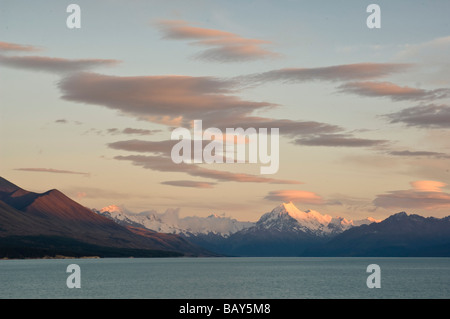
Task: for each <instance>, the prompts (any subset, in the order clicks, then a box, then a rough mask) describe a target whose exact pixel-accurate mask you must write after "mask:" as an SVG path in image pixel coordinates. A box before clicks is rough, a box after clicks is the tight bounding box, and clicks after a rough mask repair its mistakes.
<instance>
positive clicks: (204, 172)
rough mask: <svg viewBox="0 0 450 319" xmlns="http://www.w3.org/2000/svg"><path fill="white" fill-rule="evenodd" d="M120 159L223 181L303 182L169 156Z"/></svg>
mask: <svg viewBox="0 0 450 319" xmlns="http://www.w3.org/2000/svg"><path fill="white" fill-rule="evenodd" d="M115 159H117V160H120V161H130V162H131V163H132V164H133V165H136V166H141V167H143V168H146V169H151V170H155V171H160V172H181V173H186V174H188V175H191V176H196V177H203V178H210V179H214V180H217V181H222V182H241V183H269V184H301V183H300V182H298V181H294V180H282V179H276V178H269V177H262V176H259V175H251V174H244V173H232V172H228V171H219V170H214V169H207V168H205V167H203V166H200V165H196V164H186V163H180V164H176V163H174V162H173V161H172V160H171V158H170V157H168V156H144V155H128V156H116V157H115Z"/></svg>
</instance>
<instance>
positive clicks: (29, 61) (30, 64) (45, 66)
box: [0, 55, 120, 73]
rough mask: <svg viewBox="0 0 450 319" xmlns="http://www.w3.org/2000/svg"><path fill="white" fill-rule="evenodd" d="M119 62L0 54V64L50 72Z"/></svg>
mask: <svg viewBox="0 0 450 319" xmlns="http://www.w3.org/2000/svg"><path fill="white" fill-rule="evenodd" d="M119 62H120V61H118V60H106V59H63V58H51V57H46V56H6V55H0V66H6V67H11V68H18V69H25V70H33V71H44V72H51V73H70V72H79V71H85V70H90V69H93V68H95V67H102V66H113V65H116V64H118V63H119Z"/></svg>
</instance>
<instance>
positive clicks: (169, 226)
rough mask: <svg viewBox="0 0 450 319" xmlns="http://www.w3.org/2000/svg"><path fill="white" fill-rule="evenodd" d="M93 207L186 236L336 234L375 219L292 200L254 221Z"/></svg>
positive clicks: (131, 222) (116, 217)
mask: <svg viewBox="0 0 450 319" xmlns="http://www.w3.org/2000/svg"><path fill="white" fill-rule="evenodd" d="M94 211H95V212H96V213H98V214H100V215H103V216H105V217H108V218H110V219H112V220H114V221H115V222H117V223H119V224H122V225H130V226H138V227H144V228H147V229H150V230H153V231H156V232H160V233H170V234H183V235H185V236H187V237H191V236H198V235H208V234H214V235H219V236H222V237H228V236H230V235H232V234H235V233H237V232H240V231H245V230H251V231H258V230H259V231H262V230H271V231H280V232H304V233H306V234H308V235H313V236H320V237H324V236H330V235H336V234H338V233H341V232H343V231H345V230H347V229H349V228H351V227H354V226H360V225H363V224H370V223H372V222H376V220H375V219H373V218H370V217H369V218H366V219H363V220H357V221H353V220H347V219H345V218H343V217H332V216H330V215H322V214H320V213H319V212H317V211H314V210H306V211H301V210H299V209H298V208H297V207H295V205H294V204H293V203H292V202H289V203H283V204H280V205H279V206H277V207H275V208H274V209H273V210H272V211H271V212H269V213H265V214H263V215H262V216H261V218H260V219H259V220H258V221H257V222H256V223H254V222H246V221H238V220H236V219H233V218H230V217H224V216H219V215H216V214H211V215H209V216H208V217H198V216H188V217H183V218H181V217H180V216H179V211H178V210H177V209H168V210H166V212H164V213H157V212H155V211H145V212H141V213H138V214H136V213H132V212H130V211H128V210H127V209H126V208H124V207H119V206H116V205H110V206H107V207H104V208H102V209H101V210H99V211H97V210H94Z"/></svg>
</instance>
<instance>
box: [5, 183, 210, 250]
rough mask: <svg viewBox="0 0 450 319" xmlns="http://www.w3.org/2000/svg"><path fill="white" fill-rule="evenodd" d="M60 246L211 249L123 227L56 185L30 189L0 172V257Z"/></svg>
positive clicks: (166, 235) (106, 248)
mask: <svg viewBox="0 0 450 319" xmlns="http://www.w3.org/2000/svg"><path fill="white" fill-rule="evenodd" d="M50 238H52V240H50ZM80 247H85V249H84V250H83V249H82V248H80ZM33 249H34V250H33ZM37 251H39V253H37ZM58 251H59V252H61V251H64V252H65V253H71V252H72V253H73V254H74V255H83V254H84V252H86V251H89V255H92V254H95V253H96V252H97V253H98V255H101V256H108V255H109V256H118V255H119V256H122V255H124V256H128V255H134V254H139V255H148V256H155V255H160V256H169V255H171V256H182V255H186V254H187V255H210V254H211V253H210V252H207V251H206V250H205V249H203V248H201V247H198V246H196V245H194V244H192V243H190V242H188V241H186V240H185V239H184V238H182V237H180V236H177V235H172V234H158V233H156V232H152V231H149V230H144V229H143V230H140V229H138V228H136V227H134V228H132V227H124V226H121V225H119V224H117V223H115V222H114V221H112V220H111V219H108V218H105V217H103V216H100V215H99V214H95V213H93V212H92V211H91V210H89V209H88V208H86V207H84V206H82V205H80V204H78V203H77V202H75V201H73V200H71V199H70V198H69V197H67V196H66V195H64V194H63V193H61V192H60V191H58V190H55V189H53V190H50V191H47V192H44V193H34V192H29V191H26V190H24V189H22V188H20V187H18V186H16V185H14V184H13V183H11V182H9V181H7V180H6V179H4V178H2V177H0V257H2V256H3V257H21V252H26V253H24V255H25V256H23V257H26V255H27V254H30V253H32V254H37V255H40V254H43V253H48V254H52V253H53V254H55V253H56V252H58Z"/></svg>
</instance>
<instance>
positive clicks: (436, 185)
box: [411, 181, 447, 192]
mask: <svg viewBox="0 0 450 319" xmlns="http://www.w3.org/2000/svg"><path fill="white" fill-rule="evenodd" d="M446 185H447V184H445V183H442V182H438V181H415V182H411V186H412V187H413V188H414V189H415V190H417V191H419V192H442V189H441V188H442V187H445V186H446Z"/></svg>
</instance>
